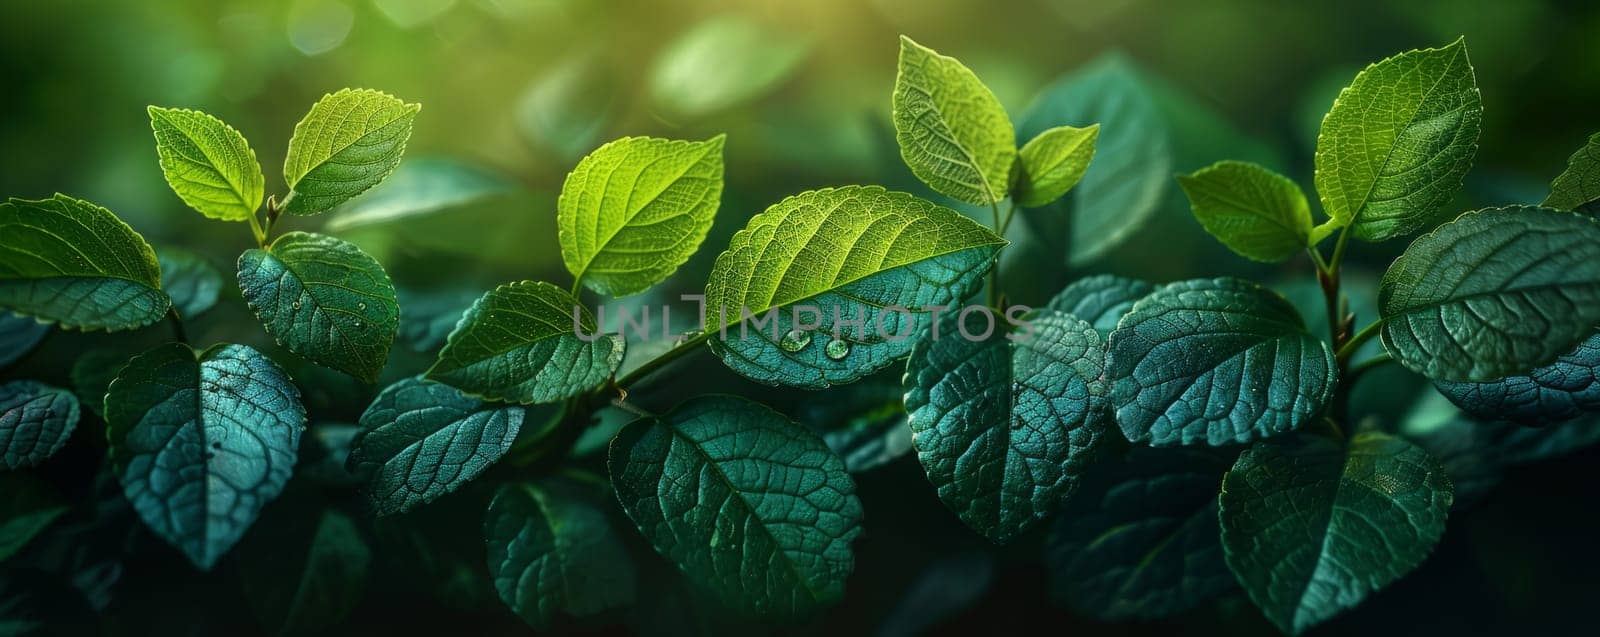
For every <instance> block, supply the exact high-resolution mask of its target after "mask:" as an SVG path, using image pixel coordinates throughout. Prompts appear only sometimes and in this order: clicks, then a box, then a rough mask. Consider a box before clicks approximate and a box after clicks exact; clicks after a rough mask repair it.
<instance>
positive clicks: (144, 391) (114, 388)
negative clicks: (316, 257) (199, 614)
mask: <svg viewBox="0 0 1600 637" xmlns="http://www.w3.org/2000/svg"><path fill="white" fill-rule="evenodd" d="M305 420H306V417H305V410H304V409H303V408H302V407H301V406H300V391H299V390H298V389H295V386H294V383H292V382H291V381H290V379H289V376H288V375H287V374H285V373H284V372H283V370H282V369H280V368H279V367H278V366H277V365H276V364H274V363H273V362H272V361H271V360H269V359H268V358H267V357H266V356H264V355H262V354H261V353H260V352H258V351H256V350H253V349H251V348H249V347H245V346H243V345H219V346H216V347H212V348H211V349H208V350H206V351H205V352H201V353H198V354H197V353H196V352H195V351H194V350H192V349H189V346H187V345H184V344H182V343H169V344H167V345H162V346H159V347H156V348H155V349H152V350H150V351H147V352H145V353H143V354H140V355H138V356H135V357H134V358H133V359H132V360H130V361H128V365H127V366H126V367H124V368H123V369H122V372H121V373H120V374H118V376H117V379H116V380H115V381H112V383H111V388H110V389H109V390H108V391H107V393H106V439H107V441H108V443H109V444H110V447H111V464H112V468H113V469H114V470H115V471H116V474H117V477H118V478H119V479H120V480H121V482H122V491H123V493H124V494H125V495H126V496H127V497H128V501H129V502H130V503H132V504H133V509H134V511H136V512H138V514H139V517H140V518H142V519H143V520H144V522H145V524H146V525H147V526H149V527H150V529H151V530H152V531H155V533H156V535H158V536H160V537H161V538H162V539H164V540H166V541H167V542H169V543H171V544H172V545H173V546H176V547H177V548H178V549H179V550H181V551H183V554H184V555H185V556H187V557H188V558H189V560H190V561H191V562H194V564H195V565H196V566H199V567H200V568H201V569H206V570H209V569H210V568H211V566H212V564H215V563H216V561H217V558H219V557H222V555H223V554H224V553H226V552H227V551H228V549H229V548H232V547H233V544H234V543H235V542H237V541H238V540H239V537H240V536H242V535H244V532H245V529H247V528H249V527H250V524H251V523H252V522H254V521H255V519H256V514H258V513H260V512H261V507H262V506H263V505H265V504H266V503H267V502H270V501H271V500H272V499H273V498H276V497H277V496H278V493H279V492H281V491H282V490H283V485H284V483H285V482H287V481H288V480H289V474H290V472H291V471H292V470H293V469H294V463H295V452H296V449H298V448H299V446H300V432H301V431H302V430H303V429H305Z"/></svg>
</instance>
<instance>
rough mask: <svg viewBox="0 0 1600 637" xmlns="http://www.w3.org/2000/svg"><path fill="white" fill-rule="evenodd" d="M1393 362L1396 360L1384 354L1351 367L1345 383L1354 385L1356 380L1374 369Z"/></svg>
mask: <svg viewBox="0 0 1600 637" xmlns="http://www.w3.org/2000/svg"><path fill="white" fill-rule="evenodd" d="M1393 360H1394V358H1392V357H1390V356H1389V353H1388V352H1384V353H1382V354H1378V355H1377V356H1373V357H1372V358H1369V359H1367V360H1364V361H1361V362H1359V363H1356V364H1354V365H1351V366H1350V372H1349V373H1348V374H1346V376H1345V379H1346V380H1345V383H1346V384H1349V385H1354V384H1355V382H1356V380H1357V379H1359V378H1361V375H1362V374H1365V373H1367V372H1369V371H1372V369H1373V368H1375V367H1381V366H1382V365H1383V364H1384V363H1388V362H1391V361H1393Z"/></svg>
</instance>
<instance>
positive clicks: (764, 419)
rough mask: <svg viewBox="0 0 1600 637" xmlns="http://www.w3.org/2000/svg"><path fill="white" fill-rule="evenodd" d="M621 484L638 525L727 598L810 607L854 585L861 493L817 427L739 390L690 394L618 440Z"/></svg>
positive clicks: (791, 608) (781, 608) (787, 612)
mask: <svg viewBox="0 0 1600 637" xmlns="http://www.w3.org/2000/svg"><path fill="white" fill-rule="evenodd" d="M609 464H610V468H611V483H612V486H613V487H614V488H615V489H616V491H617V498H618V500H620V501H621V502H622V509H623V510H624V511H626V512H627V514H628V517H630V518H632V519H633V522H634V524H636V525H638V527H639V532H640V533H643V534H644V536H645V539H647V540H649V541H650V543H651V544H653V545H655V548H656V550H657V551H659V552H660V553H661V554H662V555H664V556H666V557H667V559H669V560H671V561H672V562H673V563H674V564H677V565H678V568H680V569H682V570H683V572H684V573H685V574H687V575H688V576H689V578H690V579H691V580H693V581H695V582H697V583H698V584H700V585H701V586H704V587H706V588H709V589H710V590H711V591H712V592H714V593H715V594H716V595H717V596H718V597H719V598H720V599H721V600H722V601H723V602H724V603H726V604H728V605H729V606H732V607H734V608H736V609H738V610H740V611H743V612H748V613H753V614H757V615H763V616H768V615H771V616H784V617H791V616H800V615H805V614H807V613H809V612H811V611H813V610H815V609H816V608H818V607H819V606H823V605H827V604H830V603H833V602H835V601H838V600H839V598H840V597H842V596H843V595H844V583H845V578H846V577H847V576H849V574H850V571H851V570H852V569H853V568H854V567H855V556H854V555H853V554H852V553H851V551H850V543H851V542H852V541H854V540H855V538H856V536H857V535H859V534H860V533H861V501H860V500H858V499H857V498H856V494H855V491H856V488H855V482H854V481H852V480H851V479H850V474H849V473H847V472H846V471H845V468H844V463H843V462H841V461H840V460H839V457H838V456H835V455H833V452H831V451H829V450H828V447H827V446H826V445H824V444H823V442H822V440H821V439H820V438H817V436H816V434H813V433H811V432H810V431H807V430H806V428H805V427H802V426H800V425H798V424H795V423H794V422H791V421H789V419H788V418H785V417H784V416H783V415H782V414H779V413H777V412H775V411H772V410H771V409H768V408H766V407H764V406H762V405H760V404H757V403H754V402H750V401H748V400H745V399H742V398H737V397H733V396H703V397H699V398H694V399H690V400H689V401H687V402H685V403H683V404H681V405H679V406H678V407H677V408H675V409H673V410H672V411H671V412H670V413H668V414H666V415H665V416H662V417H659V418H645V419H642V420H638V421H635V422H633V423H632V424H629V425H628V426H627V427H626V428H625V429H623V430H622V432H621V433H620V434H618V435H617V438H616V440H614V441H613V442H612V443H611V454H610V461H609Z"/></svg>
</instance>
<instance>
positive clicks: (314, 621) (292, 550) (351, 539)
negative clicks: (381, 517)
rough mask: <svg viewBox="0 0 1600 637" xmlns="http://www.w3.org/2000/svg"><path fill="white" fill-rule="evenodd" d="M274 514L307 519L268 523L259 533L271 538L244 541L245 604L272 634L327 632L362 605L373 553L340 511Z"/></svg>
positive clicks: (272, 519)
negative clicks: (362, 596)
mask: <svg viewBox="0 0 1600 637" xmlns="http://www.w3.org/2000/svg"><path fill="white" fill-rule="evenodd" d="M274 513H282V514H285V515H286V516H287V515H288V514H301V515H303V517H304V518H305V519H303V520H301V519H287V520H285V519H280V518H275V517H268V518H266V519H264V520H262V528H261V529H260V531H258V533H260V532H270V534H269V535H266V536H265V537H263V536H261V535H258V533H252V534H251V535H250V539H249V540H246V542H245V544H246V546H244V547H241V552H240V560H239V568H240V574H241V575H242V576H243V577H242V578H241V579H243V581H244V590H245V594H246V599H247V600H248V601H249V603H250V606H251V607H252V608H253V609H254V610H255V613H256V615H257V616H258V617H259V618H260V619H261V621H262V624H263V625H264V626H265V627H266V629H267V631H268V632H269V633H270V634H273V635H308V634H319V633H323V632H326V631H327V630H328V629H329V628H331V627H333V626H336V625H338V623H339V622H340V620H342V619H344V617H345V616H346V615H347V614H348V613H349V611H350V609H351V608H352V607H354V606H355V605H356V603H357V602H358V601H360V598H361V594H362V593H363V592H364V591H365V590H366V585H367V572H368V569H369V567H370V566H371V565H372V549H370V548H368V547H367V542H366V540H364V539H362V536H361V530H360V529H359V528H357V527H356V524H355V522H353V521H352V520H351V519H350V518H349V516H346V515H345V514H343V513H340V512H338V511H334V510H327V511H323V512H322V513H321V514H320V515H318V514H316V513H315V512H314V511H298V510H297V511H278V510H276V509H274ZM297 517H299V516H297ZM269 524H270V526H268V525H269ZM305 527H309V528H305ZM267 544H270V546H263V545H267ZM247 549H257V550H255V551H250V550H247Z"/></svg>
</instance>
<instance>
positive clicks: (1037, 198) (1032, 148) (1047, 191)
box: [1015, 124, 1100, 208]
mask: <svg viewBox="0 0 1600 637" xmlns="http://www.w3.org/2000/svg"><path fill="white" fill-rule="evenodd" d="M1099 137H1100V125H1099V124H1091V125H1089V126H1087V127H1084V128H1077V127H1075V126H1057V127H1055V128H1052V129H1050V130H1047V131H1045V132H1043V133H1039V136H1038V137H1035V138H1033V139H1031V140H1028V143H1027V144H1026V145H1024V146H1023V147H1022V150H1021V151H1018V153H1017V158H1018V160H1019V161H1020V169H1021V173H1020V174H1019V175H1018V177H1017V186H1016V188H1015V191H1016V201H1017V205H1019V206H1025V207H1028V208H1037V207H1039V206H1043V205H1045V204H1048V203H1050V202H1052V201H1055V200H1057V199H1060V198H1061V196H1062V195H1065V194H1067V191H1068V190H1072V187H1073V186H1076V185H1078V181H1079V180H1081V179H1083V173H1084V172H1085V171H1087V170H1089V160H1091V159H1093V158H1094V143H1095V140H1096V139H1098V138H1099Z"/></svg>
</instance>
